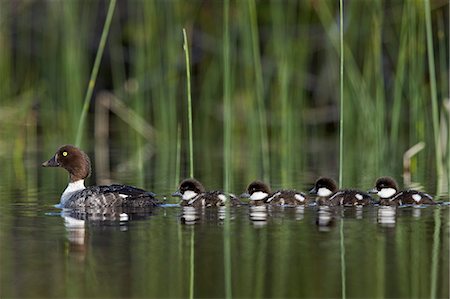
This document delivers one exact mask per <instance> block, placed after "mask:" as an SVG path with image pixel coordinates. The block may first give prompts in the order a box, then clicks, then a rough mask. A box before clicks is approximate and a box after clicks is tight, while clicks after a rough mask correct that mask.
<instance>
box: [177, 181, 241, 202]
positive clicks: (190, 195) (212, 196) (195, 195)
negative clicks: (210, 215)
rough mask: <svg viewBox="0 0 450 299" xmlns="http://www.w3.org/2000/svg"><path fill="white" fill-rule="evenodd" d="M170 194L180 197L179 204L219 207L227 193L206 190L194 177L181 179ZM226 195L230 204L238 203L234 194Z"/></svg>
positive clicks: (224, 200)
mask: <svg viewBox="0 0 450 299" xmlns="http://www.w3.org/2000/svg"><path fill="white" fill-rule="evenodd" d="M172 196H178V197H180V198H181V202H180V205H182V206H192V207H219V206H224V205H225V203H226V201H227V195H226V194H225V193H224V192H222V191H206V190H205V187H203V185H202V184H201V183H200V182H199V181H197V180H196V179H185V180H183V181H182V182H181V183H180V186H179V187H178V190H177V191H176V192H175V193H173V194H172ZM228 196H229V198H230V204H231V205H232V206H234V205H239V204H240V201H239V200H238V199H237V198H236V197H235V196H234V195H232V194H229V195H228Z"/></svg>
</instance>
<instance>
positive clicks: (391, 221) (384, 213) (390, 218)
mask: <svg viewBox="0 0 450 299" xmlns="http://www.w3.org/2000/svg"><path fill="white" fill-rule="evenodd" d="M396 214H397V207H394V206H380V207H379V208H378V217H377V219H378V223H379V224H381V226H385V227H394V226H395V221H396V219H395V218H396Z"/></svg>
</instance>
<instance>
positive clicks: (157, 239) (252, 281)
mask: <svg viewBox="0 0 450 299" xmlns="http://www.w3.org/2000/svg"><path fill="white" fill-rule="evenodd" d="M50 189H51V188H50ZM25 191H27V192H25ZM25 191H17V192H10V193H5V192H3V193H2V194H0V196H1V198H2V200H1V201H0V214H1V217H0V227H1V230H0V262H1V277H0V283H1V289H0V297H1V298H9V297H15V298H18V297H20V298H23V297H38V298H64V297H76V298H81V297H89V298H95V297H99V298H130V297H134V298H144V297H145V298H153V297H154V298H187V297H189V294H190V292H191V291H192V292H193V295H194V297H208V298H210V297H224V296H225V290H226V287H227V286H226V275H227V274H226V273H227V272H226V267H225V265H224V240H227V239H226V238H227V237H229V241H230V242H229V244H230V245H229V246H230V252H231V265H229V266H230V273H229V274H230V275H231V292H232V296H233V297H236V298H249V297H252V298H269V297H272V298H300V297H307V298H317V297H335V298H338V297H342V296H343V286H345V291H344V292H345V293H344V294H345V295H346V296H347V297H358V298H361V297H395V298H429V297H430V296H431V295H435V297H438V298H441V297H442V298H448V296H449V285H448V281H449V212H450V208H449V206H448V205H441V206H436V207H431V206H430V207H423V208H413V207H404V208H398V209H390V208H387V207H367V208H362V209H354V208H349V209H343V210H342V209H337V210H331V209H328V208H322V207H320V208H319V207H305V208H304V207H300V208H281V207H273V208H265V207H255V208H254V209H251V208H249V207H246V206H243V207H236V208H231V209H230V211H229V212H230V213H229V214H230V234H229V236H227V235H226V234H225V230H224V228H225V217H226V210H225V209H215V208H213V209H205V210H193V209H189V208H184V209H183V208H182V207H179V206H176V205H166V206H163V207H160V208H157V209H155V210H153V211H151V212H142V213H134V214H133V213H128V215H124V214H123V213H122V211H119V213H115V214H114V213H111V212H110V211H96V212H97V213H95V214H90V215H79V214H75V215H74V214H71V213H61V210H59V209H56V208H54V207H53V206H52V204H53V203H55V198H57V197H58V193H57V191H56V190H51V191H49V190H46V189H45V188H44V189H43V190H35V191H30V190H25ZM121 214H122V215H121ZM83 219H86V220H83ZM225 244H227V243H225ZM192 250H193V251H192ZM191 253H193V255H191ZM192 273H193V276H192ZM191 279H193V280H191Z"/></svg>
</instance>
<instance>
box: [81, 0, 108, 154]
mask: <svg viewBox="0 0 450 299" xmlns="http://www.w3.org/2000/svg"><path fill="white" fill-rule="evenodd" d="M115 8H116V0H111V1H110V2H109V7H108V13H107V15H106V21H105V26H104V27H103V31H102V36H101V38H100V43H99V45H98V50H97V55H96V56H95V60H94V66H93V67H92V72H91V77H90V78H89V84H88V88H87V90H86V96H85V98H84V101H83V103H84V104H83V109H82V110H81V115H80V120H79V122H78V129H77V135H76V139H75V140H76V141H75V145H77V146H80V145H81V139H82V137H83V128H84V123H85V121H86V116H87V113H88V110H89V104H90V101H91V97H92V93H93V91H94V87H95V82H96V81H97V75H98V70H99V68H100V62H101V60H102V57H103V51H104V49H105V44H106V39H107V38H108V33H109V29H110V27H111V20H112V17H113V15H114V9H115Z"/></svg>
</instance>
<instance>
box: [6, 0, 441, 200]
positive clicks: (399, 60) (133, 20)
mask: <svg viewBox="0 0 450 299" xmlns="http://www.w3.org/2000/svg"><path fill="white" fill-rule="evenodd" d="M430 4H431V10H430V12H431V19H430V20H431V33H432V36H431V40H432V42H433V47H434V48H433V53H432V54H433V55H434V62H435V65H434V68H435V76H430V69H431V68H430V66H429V59H428V55H429V54H431V53H429V52H428V51H427V32H426V10H425V9H424V2H423V1H421V0H408V1H375V0H373V1H344V11H343V13H344V20H343V21H344V22H343V24H344V27H343V33H344V49H345V57H344V78H343V79H344V97H345V107H344V109H345V115H344V137H343V138H344V147H343V152H344V154H343V161H342V162H343V170H344V171H343V185H344V186H354V187H360V188H368V187H369V186H371V185H372V184H373V181H374V179H375V178H376V177H377V176H380V175H392V176H394V177H396V178H398V179H399V180H400V181H401V175H402V172H403V169H402V167H403V166H402V158H403V153H404V152H405V151H406V150H407V149H408V148H410V147H411V146H413V145H414V144H416V143H418V142H421V141H424V142H425V144H426V146H425V149H424V150H423V151H421V152H419V153H418V154H417V155H416V156H415V157H414V158H413V160H412V164H411V172H412V178H413V181H415V182H420V183H421V184H423V185H425V187H426V189H427V190H428V191H430V192H431V193H434V191H435V190H436V186H437V185H438V184H437V181H438V178H437V176H436V170H437V169H436V164H439V163H441V164H442V165H443V174H442V176H441V178H440V179H441V182H442V184H441V191H442V192H446V191H447V190H448V180H449V176H448V173H449V168H450V155H449V142H448V140H449V139H450V138H449V131H450V130H449V119H450V117H449V113H450V112H449V104H448V103H449V102H448V101H449V72H448V70H449V54H448V53H449V38H448V36H449V32H448V26H446V24H448V21H449V16H448V14H449V13H448V5H449V4H448V2H447V1H438V0H436V1H431V2H430ZM108 5H109V2H108V1H1V2H0V43H1V45H2V46H1V47H0V78H1V80H0V105H1V110H0V116H1V117H0V132H1V136H2V138H1V140H0V159H1V160H2V161H5V163H4V164H5V165H6V167H4V168H3V169H2V172H3V173H2V177H3V178H4V180H10V181H16V180H21V181H27V182H31V183H33V182H35V181H36V177H35V175H36V171H33V172H32V174H31V175H33V176H34V179H32V178H29V177H28V175H27V173H28V172H26V171H24V167H25V166H24V164H23V161H24V160H27V159H29V160H32V161H35V163H37V162H38V161H40V160H43V159H45V158H47V156H48V155H51V154H52V153H53V152H54V151H55V150H56V148H57V147H58V146H59V145H61V144H65V143H75V138H76V136H75V135H76V130H77V127H78V123H79V119H80V115H81V110H82V105H83V98H84V95H85V94H86V89H87V88H88V84H89V76H90V72H91V69H92V65H93V62H94V58H95V56H96V54H97V51H98V44H99V40H100V36H101V33H102V30H103V26H104V23H105V19H106V13H107V9H108ZM223 18H224V14H223V3H222V2H220V1H200V0H198V1H188V2H187V1H162V0H155V1H119V2H118V3H117V7H116V10H115V12H114V15H113V19H112V24H111V29H110V32H109V37H108V40H107V44H106V48H105V52H104V55H103V58H102V60H101V64H100V70H99V74H98V77H97V82H96V85H95V88H94V94H93V97H92V99H91V104H90V110H89V114H88V122H87V124H86V126H85V133H84V138H83V141H82V147H83V148H84V149H86V150H87V151H88V152H89V153H90V154H91V156H92V157H93V158H94V159H95V160H99V161H100V160H101V159H100V157H98V155H97V153H102V152H105V151H108V152H110V153H111V154H110V155H108V156H107V157H111V158H110V159H107V161H106V163H107V164H108V165H109V166H110V171H111V173H107V174H99V173H96V174H95V175H96V176H97V177H105V176H106V177H111V178H113V179H114V180H121V181H125V182H133V183H134V184H136V185H140V186H143V187H146V188H156V189H158V190H170V189H173V188H174V177H176V176H177V174H179V175H180V176H181V177H184V176H187V175H188V173H189V169H188V165H189V163H188V142H187V140H188V120H187V105H186V72H185V62H184V53H183V49H182V45H183V35H182V28H186V29H187V32H188V39H189V43H190V50H191V84H192V100H193V103H192V104H193V132H194V145H193V147H194V168H195V174H196V176H197V177H198V178H199V179H200V180H202V181H203V182H204V183H205V185H206V186H208V187H211V188H216V187H223V186H224V185H223V184H224V177H223V176H224V171H225V170H224V167H225V165H226V167H227V169H228V170H227V173H228V175H229V178H228V180H229V181H228V182H225V184H226V187H227V188H230V190H229V191H234V192H240V191H241V190H242V189H243V188H244V187H245V185H246V184H247V183H248V182H249V181H251V180H253V179H255V178H264V179H266V180H269V181H270V182H271V184H272V185H273V186H274V187H280V186H283V187H295V188H298V189H305V188H306V187H308V186H309V184H310V183H311V182H312V181H313V180H314V179H315V178H316V177H317V176H318V175H329V176H333V177H335V178H337V174H338V165H339V158H338V157H339V140H338V136H339V132H338V128H339V126H338V124H339V100H340V99H339V26H338V24H339V6H338V3H337V1H314V0H310V1H293V0H284V1H276V0H274V1H256V0H255V1H230V4H229V29H228V30H229V37H228V38H227V39H225V38H224V22H223V20H224V19H223ZM225 51H227V52H226V53H227V54H226V56H224V53H225ZM224 64H226V66H227V68H228V69H227V70H226V72H225V71H224V67H225V65H224ZM434 77H435V80H436V81H435V82H432V79H433V78H434ZM225 80H226V82H227V83H226V84H224V81H225ZM433 84H435V86H436V107H437V111H438V112H437V116H435V120H436V121H437V124H438V128H437V131H433V113H432V90H431V86H432V85H433ZM103 91H108V92H110V94H112V95H113V97H114V99H115V101H116V102H115V103H117V102H118V103H119V104H123V105H122V106H120V107H121V108H120V109H116V110H114V109H111V112H110V113H109V118H108V121H107V122H106V123H100V125H95V118H96V117H97V116H98V114H99V111H97V108H96V107H101V106H100V105H99V106H96V103H98V102H99V96H100V95H101V94H102V92H103ZM224 98H226V99H228V100H227V101H226V102H225V101H224ZM108 103H109V102H108ZM109 105H111V104H109ZM224 105H225V106H224ZM445 105H447V106H445ZM114 107H116V106H114ZM445 107H447V108H445ZM108 108H111V107H109V106H108V104H107V105H106V108H105V109H108ZM123 111H125V112H126V111H128V112H130V111H131V112H132V113H133V114H126V115H133V117H132V118H130V117H120V115H119V114H120V113H121V112H123ZM96 126H98V127H99V128H97V127H96ZM227 126H228V128H227ZM143 128H152V134H145V132H144V133H143V131H145V130H143ZM178 128H181V152H180V155H181V156H180V157H181V159H178V155H177V142H178V140H179V138H178ZM97 130H99V131H102V130H103V131H106V132H107V134H106V135H105V134H104V135H96V133H95V132H97ZM225 130H228V131H227V134H229V135H228V136H229V137H228V138H226V139H224V137H223V136H224V131H225ZM147 131H148V130H147ZM437 134H438V135H439V136H436V135H437ZM98 136H103V137H100V138H99V137H98ZM105 136H106V137H105ZM435 137H436V138H435ZM102 138H103V139H105V138H106V146H104V144H103V146H102V145H101V143H102V142H101V140H102ZM437 143H440V146H441V152H442V157H440V158H439V160H440V161H439V160H438V159H437V158H436V157H437V156H436V153H437V151H436V144H437ZM94 149H95V153H96V155H93V152H94ZM99 149H100V150H99ZM224 150H226V151H228V154H226V155H224ZM99 155H100V154H99ZM224 157H225V158H224ZM224 159H226V161H225V160H224ZM10 161H12V163H9V162H10ZM180 168H181V169H180ZM94 170H96V169H94ZM225 175H227V174H225ZM46 176H47V175H46ZM59 177H60V176H59V173H56V174H54V173H48V178H43V180H44V181H45V180H49V181H51V180H55V179H57V180H62V178H59ZM446 182H447V183H446ZM4 185H8V184H4Z"/></svg>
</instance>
